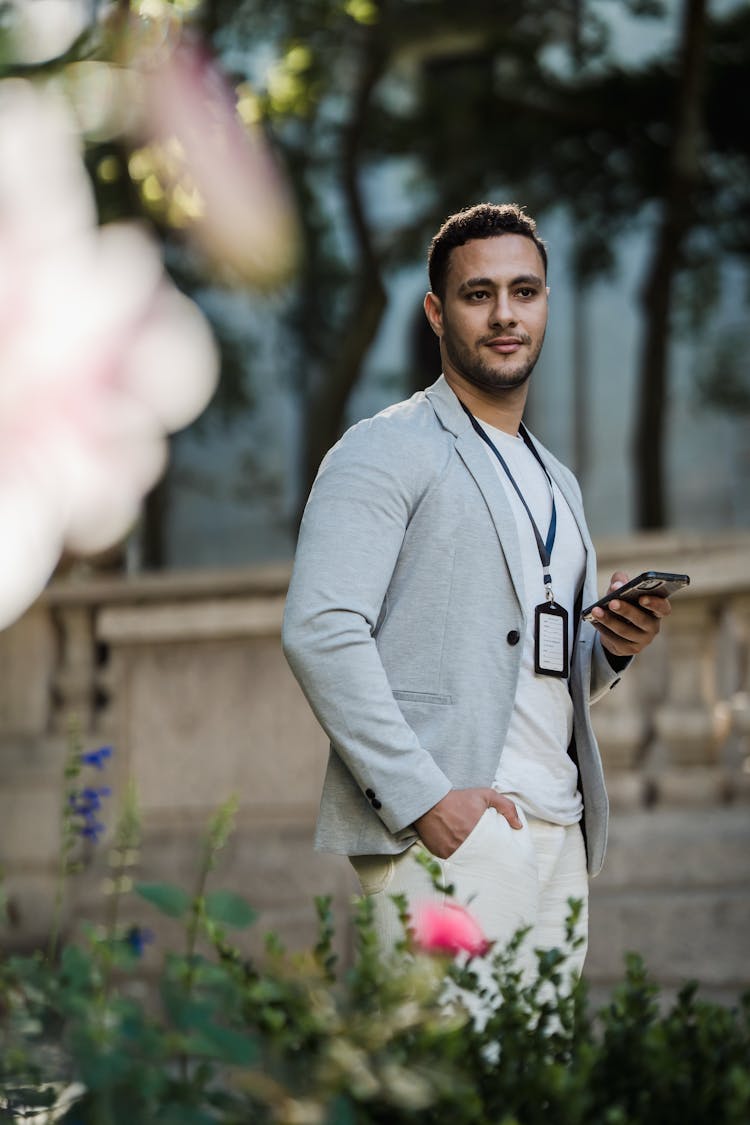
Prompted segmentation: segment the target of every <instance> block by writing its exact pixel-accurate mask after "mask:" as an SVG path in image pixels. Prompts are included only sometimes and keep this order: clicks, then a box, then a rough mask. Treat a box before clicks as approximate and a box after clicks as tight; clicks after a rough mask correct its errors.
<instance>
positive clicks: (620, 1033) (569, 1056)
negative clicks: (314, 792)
mask: <svg viewBox="0 0 750 1125" xmlns="http://www.w3.org/2000/svg"><path fill="white" fill-rule="evenodd" d="M74 780H75V779H74ZM68 804H69V805H71V802H70V801H68ZM71 807H73V808H78V813H77V815H80V804H79V805H78V806H76V804H75V802H73V803H72V805H71ZM232 817H233V807H232V806H231V804H230V805H227V806H225V807H224V808H223V809H222V810H220V811H219V813H218V814H217V816H216V817H215V818H214V820H213V821H212V823H211V826H210V828H209V832H208V836H207V838H206V842H205V848H204V852H203V859H202V862H201V867H200V871H199V877H198V881H197V887H196V889H195V891H194V893H192V894H190V893H187V892H186V891H183V890H182V889H181V888H178V887H174V886H171V885H169V884H163V883H141V884H137V885H136V887H135V890H136V893H139V894H140V895H141V897H142V898H144V899H146V900H147V901H149V902H150V903H151V904H152V905H153V906H154V907H155V908H156V909H158V910H160V911H162V912H164V913H166V914H167V915H169V916H170V917H172V918H180V919H182V921H183V923H184V927H185V934H186V941H185V949H184V951H182V952H176V951H171V952H167V953H166V954H165V956H164V960H163V968H162V971H161V975H160V979H159V983H158V988H159V1001H160V1003H159V1005H158V1007H155V1006H154V1004H153V1003H150V1004H148V1003H144V1001H143V1000H141V999H138V998H137V993H136V991H134V990H133V988H132V983H133V981H134V979H136V978H137V976H138V972H139V965H140V953H141V950H142V945H143V941H144V940H146V938H147V936H148V935H146V934H144V932H143V931H141V930H137V929H136V928H134V927H131V928H129V929H125V930H123V929H121V928H120V927H119V923H118V921H117V917H118V906H117V903H118V899H119V896H120V894H121V893H123V892H124V890H125V889H126V888H127V885H128V882H127V879H125V877H124V876H123V872H124V871H125V868H126V867H128V866H129V865H132V862H133V860H134V857H135V855H136V854H137V816H136V815H135V813H134V810H133V806H132V801H131V804H130V806H129V808H128V807H126V813H125V815H124V817H123V819H122V821H121V824H120V827H119V828H118V833H117V835H116V839H115V847H114V855H115V859H116V862H115V878H114V879H113V900H112V903H111V909H110V911H109V915H110V923H109V926H108V929H107V933H106V934H105V935H104V936H101V935H99V934H96V933H94V931H93V930H92V931H91V932H90V933H89V935H88V938H87V940H86V941H85V942H83V943H82V944H78V945H76V944H67V945H63V947H62V950H61V952H59V953H57V952H56V950H48V951H47V952H46V953H45V954H42V953H37V954H32V955H26V956H11V957H9V958H7V959H6V960H5V961H4V963H2V966H1V968H0V1090H2V1094H1V1095H0V1121H19V1120H24V1119H26V1120H28V1119H30V1118H31V1119H32V1120H33V1121H35V1122H41V1121H46V1120H50V1121H52V1120H55V1121H61V1122H65V1123H67V1125H152V1123H153V1125H156V1123H157V1122H158V1123H159V1125H212V1123H221V1125H248V1123H258V1125H265V1123H268V1125H271V1123H274V1125H295V1123H296V1125H386V1123H387V1125H401V1123H406V1122H415V1121H419V1122H425V1123H428V1125H430V1123H435V1125H437V1123H440V1125H442V1123H449V1125H495V1123H496V1125H541V1123H542V1122H543V1123H544V1125H550V1123H552V1125H673V1123H674V1125H699V1123H700V1125H709V1123H710V1125H747V1123H748V1122H749V1121H750V1070H749V1069H748V1061H749V1058H750V1053H749V1051H748V1047H749V1046H750V997H746V998H745V999H744V1001H743V1002H742V1004H741V1005H740V1007H739V1008H738V1009H736V1010H729V1009H725V1008H722V1007H720V1006H718V1005H714V1004H710V1003H706V1002H704V1001H702V1000H700V999H699V998H698V996H697V993H696V987H695V985H692V984H691V985H689V986H687V987H685V988H684V989H683V990H682V992H681V993H680V995H679V997H678V999H677V1001H676V1002H675V1004H674V1005H673V1006H672V1008H671V1009H670V1010H668V1011H666V1012H662V1011H661V1009H660V1005H659V998H658V995H657V990H656V988H655V986H654V985H653V984H652V983H650V981H649V980H648V977H647V975H646V972H645V970H644V967H643V965H642V963H641V961H640V959H639V958H638V957H636V956H631V957H630V958H629V959H628V961H627V965H626V972H625V977H624V980H623V982H622V984H621V985H620V986H619V987H618V988H617V989H616V991H615V992H614V994H613V996H612V998H611V1001H610V1003H609V1004H608V1005H607V1006H606V1007H605V1008H604V1009H603V1010H602V1011H600V1012H599V1013H596V1014H591V1013H590V1012H589V1009H588V1005H587V1002H586V994H585V989H584V986H583V984H582V983H580V982H579V983H577V984H576V985H575V986H574V987H573V988H572V989H571V988H570V987H569V982H568V981H567V980H566V973H565V955H564V951H558V950H553V951H551V952H549V951H548V952H546V953H543V954H540V955H539V975H538V979H537V980H536V981H535V982H534V983H533V984H531V985H525V984H523V983H522V981H521V980H520V976H519V973H518V972H517V971H516V970H515V968H514V964H513V950H514V943H511V946H510V947H509V948H508V949H505V950H499V951H493V952H491V953H489V954H487V956H488V957H489V958H490V960H491V963H492V966H493V979H494V982H495V987H496V989H497V996H499V998H500V1001H499V1003H497V1004H495V1005H494V1006H493V1003H492V1001H491V999H490V996H489V994H488V993H487V992H486V991H485V992H483V986H482V984H481V983H480V981H479V979H478V978H477V975H476V973H475V972H474V968H475V966H476V960H472V959H471V957H468V956H467V955H463V956H455V957H454V956H452V955H450V954H447V953H446V954H435V953H426V952H424V951H421V950H420V949H419V948H418V946H417V943H416V941H415V938H414V934H413V932H411V931H410V930H409V918H408V914H407V904H406V903H405V902H404V901H403V900H400V899H398V900H397V905H398V907H399V909H400V912H401V915H402V919H403V921H404V927H405V928H404V939H403V941H402V942H401V943H400V946H399V948H398V949H397V950H395V951H394V952H393V953H392V954H390V955H384V954H382V953H381V952H380V951H379V949H378V946H377V941H376V938H375V934H374V929H373V924H372V912H371V907H370V903H369V901H368V900H367V899H359V900H357V901H356V903H355V905H354V911H355V919H354V921H355V930H356V934H357V947H356V953H355V956H354V959H353V963H352V964H351V966H350V967H348V968H345V969H343V970H339V969H338V967H337V962H336V958H335V956H334V954H333V946H332V939H333V924H332V918H331V912H330V903H329V902H328V900H326V899H319V900H317V902H316V905H317V910H318V917H319V939H318V942H317V944H316V945H315V947H314V948H313V949H311V950H309V951H306V952H304V953H302V954H294V955H290V954H288V953H286V952H285V951H284V950H283V949H282V948H281V947H280V945H279V943H278V941H276V940H275V939H269V940H268V944H267V949H266V953H265V956H264V957H263V958H262V962H261V961H258V962H256V961H254V960H248V959H247V958H246V957H245V956H243V955H242V954H241V953H240V952H239V951H238V950H237V949H236V948H235V947H234V946H233V945H232V944H231V943H230V941H229V937H228V934H229V932H230V931H231V930H233V929H241V928H243V927H246V926H248V925H251V924H252V922H253V920H254V917H255V915H254V912H253V911H252V908H251V907H250V906H249V905H248V904H247V903H246V902H245V901H244V900H243V899H242V898H240V897H239V896H237V895H234V894H231V893H229V892H224V891H215V890H214V891H212V890H209V889H208V884H209V876H210V872H211V871H212V869H213V867H214V866H215V864H216V860H217V856H218V853H219V851H220V849H221V847H222V846H223V844H224V842H225V841H226V838H227V836H228V833H229V831H230V830H231V824H232ZM118 849H119V850H118ZM71 850H72V849H71V848H69V851H71ZM118 856H119V859H118V858H117V857H118ZM63 874H64V873H63ZM575 909H576V906H575V904H572V910H573V915H572V916H571V924H570V927H569V929H570V932H571V933H572V926H573V920H574V912H575ZM518 940H520V937H519V938H517V939H516V942H517V941H518ZM56 944H57V943H56ZM447 988H448V989H449V990H451V995H452V996H453V999H452V1000H450V1001H447V1000H446V989H447ZM462 997H468V998H469V1003H470V1006H472V1008H473V1010H475V1011H476V1010H477V1005H478V1006H479V1009H480V1010H481V1011H482V1015H481V1016H480V1017H479V1018H476V1017H472V1016H471V1015H470V1014H469V1012H468V1011H467V1008H466V1006H465V1004H464V1002H463V999H462Z"/></svg>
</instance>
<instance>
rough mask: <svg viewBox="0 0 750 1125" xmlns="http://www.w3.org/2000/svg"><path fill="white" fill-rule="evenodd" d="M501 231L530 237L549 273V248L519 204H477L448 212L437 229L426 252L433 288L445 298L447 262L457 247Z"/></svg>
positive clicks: (492, 235) (493, 236)
mask: <svg viewBox="0 0 750 1125" xmlns="http://www.w3.org/2000/svg"><path fill="white" fill-rule="evenodd" d="M501 234H521V235H523V236H524V237H525V238H530V239H531V241H532V242H533V243H534V245H535V246H536V248H537V250H538V251H539V253H540V255H541V258H542V262H543V263H544V273H545V276H546V274H547V247H546V246H545V245H544V243H543V242H542V240H541V238H540V237H539V235H538V234H537V231H536V223H535V222H534V220H533V219H532V218H531V217H530V216H529V215H527V214H526V213H525V212H524V210H523V208H521V207H519V206H518V204H517V203H477V204H476V205H475V206H474V207H465V208H464V209H463V210H462V211H457V212H456V213H455V215H449V216H448V218H447V219H446V220H445V222H444V223H443V225H442V226H441V228H440V230H439V231H438V232H437V234H436V235H435V237H434V238H433V240H432V242H431V243H430V249H429V251H428V254H427V270H428V272H429V275H430V288H431V290H432V292H433V293H435V294H436V295H437V296H438V297H439V298H440V300H441V301H442V300H443V299H444V297H445V279H446V275H447V273H448V261H449V259H450V256H451V251H452V250H454V249H455V248H456V246H463V245H464V243H466V242H471V241H472V239H475V238H496V237H497V236H498V235H501Z"/></svg>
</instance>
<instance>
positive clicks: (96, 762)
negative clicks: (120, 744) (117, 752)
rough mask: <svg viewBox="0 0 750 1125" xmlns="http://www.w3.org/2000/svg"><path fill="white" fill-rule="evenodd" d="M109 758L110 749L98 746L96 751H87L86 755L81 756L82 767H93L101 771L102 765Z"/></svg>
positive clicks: (110, 755)
mask: <svg viewBox="0 0 750 1125" xmlns="http://www.w3.org/2000/svg"><path fill="white" fill-rule="evenodd" d="M111 757H112V747H111V746H100V747H99V749H98V750H89V751H88V753H86V754H81V763H82V764H83V765H84V766H94V767H95V768H96V769H98V770H103V769H104V763H105V762H106V760H107V759H108V758H111Z"/></svg>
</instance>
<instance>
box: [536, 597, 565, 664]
mask: <svg viewBox="0 0 750 1125" xmlns="http://www.w3.org/2000/svg"><path fill="white" fill-rule="evenodd" d="M534 671H535V672H536V673H537V674H538V675H540V676H557V677H558V678H559V679H566V678H567V675H568V611H567V610H566V609H564V608H563V607H562V606H561V605H558V604H557V602H554V601H547V602H543V603H542V604H541V605H538V606H537V607H536V609H535V610H534Z"/></svg>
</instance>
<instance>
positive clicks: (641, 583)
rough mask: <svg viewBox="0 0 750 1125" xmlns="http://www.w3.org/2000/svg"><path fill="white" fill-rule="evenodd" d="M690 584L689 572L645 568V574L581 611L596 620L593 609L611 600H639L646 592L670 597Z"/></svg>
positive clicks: (584, 618)
mask: <svg viewBox="0 0 750 1125" xmlns="http://www.w3.org/2000/svg"><path fill="white" fill-rule="evenodd" d="M689 585H690V578H689V577H688V575H687V574H670V573H665V572H664V571H661V570H645V571H644V572H643V574H639V575H638V577H637V578H631V579H630V581H629V582H625V583H624V584H623V585H622V586H621V587H620V589H619V590H613V591H612V593H611V594H605V595H604V597H603V598H599V601H598V602H594V603H593V605H590V606H588V607H587V608H586V609H584V610H583V611H582V613H581V617H582V618H583V620H584V621H596V620H597V619H596V618H595V617H592V616H591V611H592V609H594V608H595V607H596V606H601V607H602V608H604V607H605V606H606V605H608V603H609V602H611V601H622V602H636V603H637V602H638V599H639V598H641V597H643V596H644V594H653V595H654V597H655V598H669V597H671V596H672V594H676V593H677V591H678V590H682V589H683V587H685V586H689Z"/></svg>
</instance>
